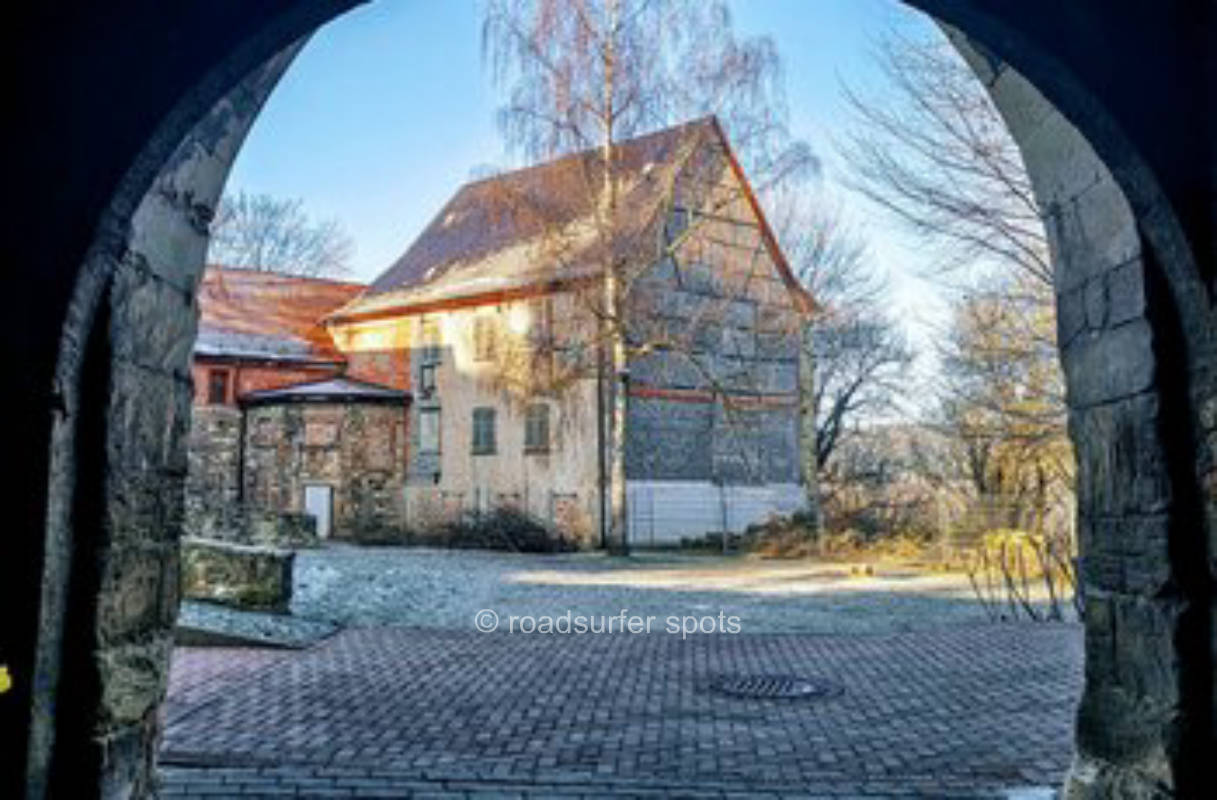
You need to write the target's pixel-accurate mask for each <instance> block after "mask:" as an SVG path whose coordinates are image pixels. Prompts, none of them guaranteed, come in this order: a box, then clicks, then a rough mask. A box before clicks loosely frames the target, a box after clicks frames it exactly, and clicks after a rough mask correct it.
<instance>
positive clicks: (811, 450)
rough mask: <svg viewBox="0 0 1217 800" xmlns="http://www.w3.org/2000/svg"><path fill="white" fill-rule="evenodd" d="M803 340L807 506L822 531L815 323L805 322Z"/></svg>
mask: <svg viewBox="0 0 1217 800" xmlns="http://www.w3.org/2000/svg"><path fill="white" fill-rule="evenodd" d="M801 339H802V341H800V343H799V451H800V453H801V454H802V471H803V474H802V478H803V491H804V493H805V496H806V503H805V509H806V511H807V513H808V514H809V515H810V516H811V519H812V521H813V528H814V530H815V532H816V533H817V534H818V533H819V532H820V481H819V451H818V449H817V447H816V405H815V397H816V392H815V389H816V386H815V359H814V353H815V351H814V350H813V348H812V325H811V323H810V322H804V323H803V330H802V331H801Z"/></svg>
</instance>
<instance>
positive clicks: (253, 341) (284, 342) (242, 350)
mask: <svg viewBox="0 0 1217 800" xmlns="http://www.w3.org/2000/svg"><path fill="white" fill-rule="evenodd" d="M194 354H195V355H196V356H209V357H212V358H244V359H257V360H265V361H293V362H311V363H318V362H320V363H327V364H335V363H340V360H339V359H337V358H326V357H324V355H323V354H320V353H318V352H317V348H315V347H314V346H313V344H312V343H311V342H308V341H305V340H303V339H295V338H291V337H287V336H270V335H267V334H261V333H239V332H236V331H226V330H219V329H216V328H211V327H207V326H200V327H199V336H198V339H196V340H195V343H194Z"/></svg>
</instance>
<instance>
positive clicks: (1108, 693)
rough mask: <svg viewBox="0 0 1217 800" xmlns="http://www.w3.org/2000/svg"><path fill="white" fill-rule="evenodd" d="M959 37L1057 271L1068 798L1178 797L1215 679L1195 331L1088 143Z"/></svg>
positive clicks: (1005, 68) (1030, 91) (1010, 73)
mask: <svg viewBox="0 0 1217 800" xmlns="http://www.w3.org/2000/svg"><path fill="white" fill-rule="evenodd" d="M952 38H953V40H954V41H955V43H956V45H957V46H958V47H959V49H960V51H961V52H962V53H963V54H964V56H965V57H966V58H967V59H968V60H969V62H970V63H971V64H972V66H973V68H974V69H975V70H976V72H977V74H978V75H979V76H980V77H981V79H982V80H983V81H984V82H985V84H986V85H987V86H988V88H989V92H990V94H991V96H992V97H993V99H994V101H995V102H996V103H997V105H998V107H999V109H1000V110H1001V112H1002V114H1003V116H1004V117H1005V119H1006V121H1007V123H1008V125H1009V126H1010V129H1011V131H1012V133H1013V134H1014V136H1015V138H1016V140H1017V141H1018V143H1019V146H1020V148H1021V150H1022V154H1023V158H1024V160H1025V162H1026V166H1027V169H1028V171H1029V173H1030V176H1031V179H1032V182H1033V185H1034V188H1035V193H1036V198H1037V200H1038V201H1039V203H1040V206H1041V210H1042V212H1043V214H1044V217H1045V224H1046V227H1047V231H1048V237H1049V244H1050V246H1051V250H1052V259H1053V265H1054V269H1055V272H1056V276H1055V277H1056V279H1055V283H1056V291H1057V332H1058V333H1057V336H1058V344H1059V346H1060V348H1061V358H1062V364H1063V367H1064V370H1065V375H1066V380H1067V386H1068V397H1067V400H1068V404H1069V428H1070V434H1071V437H1072V439H1073V442H1074V445H1075V448H1076V452H1077V459H1078V486H1077V490H1078V529H1079V540H1080V541H1079V550H1080V554H1081V558H1082V572H1081V576H1080V577H1081V580H1082V582H1083V584H1084V592H1085V597H1086V615H1085V625H1086V687H1085V691H1084V694H1083V697H1082V701H1081V705H1080V707H1079V709H1078V728H1077V755H1076V758H1075V762H1074V766H1073V769H1072V770H1071V773H1070V776H1069V781H1068V784H1067V786H1066V796H1067V797H1069V798H1107V797H1113V796H1119V797H1138V798H1139V797H1147V798H1148V797H1165V796H1174V795H1175V793H1176V792H1177V791H1180V789H1181V787H1182V786H1183V785H1187V784H1188V783H1189V782H1190V781H1193V780H1195V778H1194V774H1193V777H1191V778H1189V777H1188V770H1189V769H1194V768H1195V764H1196V761H1195V757H1196V754H1197V752H1198V751H1197V750H1196V748H1197V747H1199V748H1201V749H1203V748H1204V745H1203V744H1201V743H1200V742H1202V740H1203V738H1204V734H1203V730H1204V727H1205V721H1204V720H1203V718H1204V717H1207V716H1209V715H1211V714H1213V711H1212V710H1211V709H1210V708H1206V707H1204V706H1207V705H1210V704H1211V700H1212V694H1211V682H1210V685H1209V688H1208V690H1207V691H1208V693H1207V696H1206V694H1205V690H1204V687H1203V685H1200V686H1197V683H1198V681H1197V679H1196V677H1195V676H1194V675H1192V674H1189V670H1188V664H1189V662H1191V663H1197V662H1200V661H1202V659H1198V658H1197V657H1196V655H1197V649H1199V650H1200V651H1203V650H1204V649H1207V648H1208V647H1209V646H1210V645H1209V642H1210V640H1211V638H1212V635H1213V632H1212V631H1211V630H1203V629H1201V630H1198V629H1197V628H1204V627H1207V626H1203V625H1201V626H1197V625H1196V624H1195V623H1194V622H1191V621H1190V619H1189V618H1197V617H1199V618H1201V619H1203V618H1204V617H1203V609H1199V608H1197V606H1196V604H1195V602H1194V600H1193V599H1192V598H1189V594H1192V593H1195V592H1197V589H1196V588H1195V581H1193V580H1191V579H1189V576H1188V574H1187V572H1188V570H1190V569H1191V568H1190V567H1188V566H1187V565H1186V563H1182V562H1179V561H1177V558H1176V554H1177V553H1183V552H1189V551H1191V552H1200V553H1203V552H1204V551H1205V548H1204V546H1203V543H1204V537H1205V532H1204V526H1203V523H1202V520H1201V519H1200V514H1199V513H1197V510H1198V509H1197V506H1196V505H1195V503H1194V500H1193V499H1192V498H1190V497H1189V494H1190V493H1189V491H1188V490H1187V486H1188V485H1190V484H1191V483H1192V480H1193V476H1192V475H1189V474H1187V472H1188V469H1189V467H1188V466H1187V465H1188V464H1190V463H1191V462H1192V460H1193V458H1194V456H1192V455H1191V454H1190V452H1189V450H1190V446H1191V445H1190V443H1189V441H1188V440H1189V439H1190V436H1189V435H1188V434H1187V432H1186V431H1187V428H1188V425H1189V422H1188V420H1187V418H1188V416H1189V409H1190V407H1191V401H1190V398H1189V397H1188V396H1187V393H1186V390H1183V389H1181V387H1180V386H1179V381H1178V380H1177V377H1175V376H1179V375H1180V374H1181V372H1182V371H1183V370H1186V369H1189V367H1186V366H1184V365H1183V364H1182V363H1181V359H1178V358H1177V357H1178V356H1179V355H1181V353H1180V352H1179V351H1180V350H1181V349H1182V348H1183V347H1184V346H1185V340H1184V339H1183V338H1182V337H1181V336H1179V335H1178V334H1177V333H1175V332H1173V331H1172V328H1171V325H1170V324H1169V323H1167V324H1164V321H1166V320H1169V318H1170V313H1171V312H1170V311H1169V310H1168V309H1169V305H1170V300H1169V299H1168V296H1167V295H1165V294H1164V288H1163V287H1164V284H1165V282H1164V281H1163V279H1162V276H1161V274H1160V272H1158V268H1157V267H1156V266H1154V265H1153V263H1152V256H1151V255H1150V252H1149V250H1148V248H1147V247H1146V246H1145V244H1144V242H1143V240H1142V234H1141V231H1140V230H1139V229H1138V226H1137V224H1136V221H1135V219H1134V216H1133V212H1132V209H1131V207H1130V205H1129V203H1128V200H1127V199H1126V198H1125V195H1124V193H1123V191H1122V190H1121V189H1120V187H1119V185H1118V184H1117V183H1116V180H1115V178H1114V177H1113V175H1112V174H1111V172H1110V171H1108V169H1107V167H1106V166H1105V165H1104V164H1103V162H1102V161H1101V160H1100V159H1099V157H1098V156H1097V155H1096V154H1095V152H1094V150H1093V149H1092V148H1091V146H1090V145H1089V143H1088V142H1087V141H1086V140H1085V139H1084V137H1083V136H1082V135H1081V134H1080V133H1079V132H1078V130H1077V129H1076V128H1075V127H1074V126H1073V125H1072V124H1071V123H1070V122H1069V121H1068V120H1066V119H1065V118H1064V117H1063V116H1062V115H1061V114H1060V112H1059V111H1057V110H1056V109H1055V108H1054V107H1053V106H1052V105H1051V104H1049V103H1048V102H1047V101H1046V100H1044V98H1043V97H1042V96H1041V95H1040V94H1039V93H1038V91H1037V90H1036V89H1035V88H1034V87H1033V86H1031V85H1030V84H1029V83H1028V82H1027V81H1026V80H1025V79H1024V78H1023V77H1022V76H1020V75H1019V74H1018V73H1016V72H1015V71H1014V70H1013V69H1011V68H1010V67H1009V66H1007V65H1005V64H1002V63H1000V62H998V61H997V60H995V59H993V58H992V57H991V56H989V55H988V54H986V53H983V52H981V51H980V50H979V49H978V48H976V47H975V45H973V44H972V43H970V42H968V41H967V40H966V39H963V38H962V37H960V36H959V35H958V34H953V36H952ZM1151 296H1156V297H1157V298H1158V299H1157V301H1156V304H1155V303H1151V301H1150V298H1151ZM1172 351H1174V352H1173V353H1172ZM1164 354H1167V357H1166V358H1163V355H1164ZM1192 371H1193V373H1194V372H1195V370H1194V369H1193V370H1192ZM1194 377H1195V375H1194V374H1193V378H1194ZM1184 380H1186V379H1184ZM1180 432H1183V433H1182V435H1180ZM1180 467H1182V471H1181V470H1180ZM1209 552H1212V550H1211V548H1209ZM1201 560H1203V559H1201ZM1189 584H1191V586H1189ZM1205 591H1206V590H1205V589H1204V588H1203V586H1201V587H1200V589H1199V593H1200V594H1201V595H1203V593H1204V592H1205ZM1209 591H1210V594H1209V597H1208V598H1206V599H1203V600H1201V603H1202V604H1204V605H1208V604H1209V603H1211V602H1212V601H1211V590H1209ZM1197 612H1201V613H1200V614H1198V613H1197ZM1199 683H1201V684H1203V679H1201V681H1200V682H1199ZM1198 689H1199V691H1197V690H1198ZM1209 730H1210V732H1211V727H1210V729H1209ZM1210 735H1211V733H1210ZM1210 743H1211V738H1210ZM1189 763H1190V764H1192V765H1193V766H1191V767H1188V764H1189Z"/></svg>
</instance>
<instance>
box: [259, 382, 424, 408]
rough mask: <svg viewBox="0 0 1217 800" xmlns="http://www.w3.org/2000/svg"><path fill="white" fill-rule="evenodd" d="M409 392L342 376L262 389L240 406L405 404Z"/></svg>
mask: <svg viewBox="0 0 1217 800" xmlns="http://www.w3.org/2000/svg"><path fill="white" fill-rule="evenodd" d="M409 397H410V393H409V392H405V391H402V390H401V389H394V388H392V387H391V386H383V385H381V384H379V383H371V382H369V381H360V380H355V379H354V378H346V377H343V376H341V375H335V376H334V377H332V378H326V379H325V380H320V381H307V382H305V383H294V384H292V385H290V386H282V387H280V388H278V389H263V390H262V391H258V392H248V393H246V394H244V395H242V396H241V403H242V404H243V405H265V404H270V403H340V402H356V403H405V402H406V400H408V399H409Z"/></svg>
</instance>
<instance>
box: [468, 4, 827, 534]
mask: <svg viewBox="0 0 1217 800" xmlns="http://www.w3.org/2000/svg"><path fill="white" fill-rule="evenodd" d="M483 49H484V52H485V54H486V57H487V60H488V61H489V63H490V64H491V67H492V69H493V72H494V75H495V77H496V78H497V79H498V81H499V82H500V83H501V84H502V85H503V86H504V87H505V88H506V94H507V99H506V102H505V103H504V104H503V106H502V107H501V109H500V112H499V122H500V125H501V128H502V130H503V133H504V135H505V137H506V138H507V140H508V142H509V143H510V144H511V145H513V146H515V147H517V148H519V149H520V150H522V151H523V153H524V154H525V155H526V156H528V157H530V158H534V159H548V158H554V157H556V156H563V155H568V154H572V153H575V154H578V155H576V156H575V157H574V158H575V159H576V161H575V162H574V164H575V166H576V168H575V169H568V170H565V171H563V172H562V173H561V178H560V180H561V181H562V185H561V186H550V187H548V191H546V192H543V193H539V194H537V195H535V196H533V197H532V198H525V197H517V198H508V200H509V202H508V203H506V204H505V205H508V206H510V207H511V213H512V214H515V215H520V214H526V215H529V216H531V217H532V222H533V224H534V225H535V226H536V227H537V228H539V229H540V231H541V233H540V236H541V238H544V239H545V240H546V242H547V244H546V246H545V252H544V256H545V258H546V259H547V260H549V261H550V262H551V263H553V264H555V265H557V266H560V267H562V268H563V269H564V274H565V275H566V276H568V278H569V277H570V276H572V275H577V276H578V277H579V280H581V281H582V290H583V291H582V294H581V296H582V298H583V299H584V301H585V306H586V307H587V308H588V309H589V310H590V311H591V313H592V314H593V316H594V318H595V321H596V323H595V331H594V332H593V337H594V340H595V342H596V346H595V351H596V353H597V354H598V356H599V360H600V363H601V364H602V365H603V368H602V370H601V372H602V374H603V373H607V376H608V380H607V381H606V382H607V387H605V392H604V393H606V394H607V398H608V399H607V408H608V413H607V415H602V416H601V418H602V419H604V418H605V417H607V431H606V439H607V449H608V455H607V459H606V460H607V470H606V471H607V481H608V488H609V508H608V513H607V517H608V519H609V547H610V550H611V551H614V552H618V553H624V552H626V551H627V550H628V534H627V529H626V525H627V518H628V517H627V514H626V486H625V458H626V452H625V445H626V436H625V428H626V423H627V407H626V403H627V383H628V380H629V365H630V363H631V359H635V358H638V357H644V356H647V355H649V354H652V353H656V352H660V351H663V352H671V351H674V350H678V349H679V348H678V347H676V344H677V342H678V341H680V340H682V339H684V340H687V339H688V337H689V331H690V330H691V329H692V328H694V327H697V325H696V324H694V323H697V322H699V321H704V320H696V319H688V318H685V319H681V320H679V321H676V320H669V321H668V322H667V323H665V321H664V319H663V317H662V315H656V314H648V313H646V312H647V311H648V309H647V308H646V306H647V303H648V298H647V297H646V296H643V295H642V294H641V293H639V292H635V291H633V289H634V287H635V286H637V285H638V284H640V283H641V282H642V281H643V280H644V278H645V276H646V275H647V274H648V272H649V271H650V268H651V267H652V266H654V265H656V264H662V263H664V262H665V256H673V255H675V254H676V253H677V252H679V251H681V250H682V249H684V248H688V247H690V246H692V244H693V241H692V240H693V238H694V237H693V234H692V233H691V230H692V229H693V228H696V227H699V226H695V225H689V224H687V223H688V222H689V221H690V220H691V218H692V217H693V216H694V215H693V214H691V213H686V214H685V217H684V222H685V223H686V224H683V225H682V226H681V229H680V230H673V229H671V228H670V227H669V225H668V222H669V220H670V219H671V218H672V212H674V211H678V210H680V211H684V212H698V213H697V214H696V215H695V216H696V219H698V220H708V221H709V222H708V225H709V226H710V227H713V226H714V225H716V224H719V223H721V219H716V217H717V216H718V215H716V214H715V213H714V212H715V210H716V209H718V210H721V209H723V208H724V207H726V206H728V205H730V204H731V203H733V202H738V201H740V199H741V198H740V197H739V196H738V194H736V195H735V196H733V197H729V198H728V197H724V196H723V194H722V192H721V189H722V187H723V185H724V182H723V179H722V176H723V174H724V171H725V169H726V168H727V167H728V166H729V163H730V161H731V159H733V158H734V157H735V154H732V153H728V152H721V148H720V149H719V152H716V153H714V154H712V155H710V156H707V155H706V150H705V148H706V145H707V141H706V139H705V127H704V126H690V127H689V128H688V132H689V137H688V140H687V142H683V143H682V144H681V145H680V148H679V149H680V152H679V153H678V154H677V155H676V157H675V158H669V159H668V160H667V162H666V163H667V165H668V166H667V167H665V168H664V169H660V170H655V171H654V172H650V171H648V170H647V168H646V166H645V165H639V164H630V163H627V161H628V158H627V156H628V154H627V153H626V152H625V151H624V150H623V149H622V147H621V142H622V141H623V140H625V139H628V138H630V137H634V136H636V135H638V134H640V133H643V132H644V131H647V130H650V129H654V128H659V127H663V126H665V125H671V124H672V123H675V122H679V121H683V120H686V119H690V118H693V117H698V116H704V115H706V114H711V113H712V114H716V115H718V119H719V120H721V122H722V123H723V125H724V126H725V127H726V129H727V131H728V133H729V134H730V136H731V139H732V141H733V143H734V145H735V147H736V151H737V153H738V156H739V158H740V159H741V160H742V161H744V162H745V166H746V167H747V169H748V172H749V173H750V174H752V175H753V176H754V177H755V176H758V175H765V176H767V181H777V180H779V179H782V178H785V177H787V176H789V175H792V174H795V173H798V172H800V171H802V170H804V169H805V168H806V167H807V166H808V165H809V164H811V159H810V154H809V151H808V150H807V148H806V146H803V145H798V144H795V145H791V144H790V142H789V138H788V136H787V134H786V128H785V105H784V102H783V98H782V93H781V88H782V82H781V69H780V60H779V59H778V55H777V52H776V48H775V47H774V45H773V42H772V40H770V39H768V38H755V39H747V40H741V39H737V38H736V36H735V35H734V33H733V30H732V26H731V19H730V15H729V13H728V11H727V6H726V4H725V3H724V2H720V1H719V0H712V1H711V2H696V1H695V0H490V2H488V3H487V6H486V12H485V18H484V24H483ZM640 167H641V169H640ZM640 176H641V177H640ZM767 185H768V183H767V182H766V183H764V184H763V186H762V188H764V187H765V186H767ZM555 196H560V197H562V198H564V200H563V202H564V203H566V204H568V205H569V204H570V203H572V202H573V203H574V204H576V205H581V206H582V207H583V211H584V213H582V214H579V215H573V216H572V215H570V214H568V213H563V212H560V211H558V212H556V211H555V209H554V208H552V206H551V201H550V200H548V199H541V198H552V197H555ZM758 238H759V237H758ZM703 241H704V239H703ZM754 250H755V251H757V255H759V251H760V250H761V248H760V246H759V245H757V246H756V247H754ZM699 255H701V256H705V253H704V252H700V253H699ZM752 260H753V261H754V262H756V261H759V258H758V257H757V256H754V257H753V258H752ZM744 271H745V272H746V271H747V270H746V269H745V270H744ZM736 277H738V276H736ZM725 294H730V290H727V291H726V292H725ZM708 313H709V312H708V311H707V310H697V311H694V312H693V315H694V316H698V315H702V316H706V315H707V314H708ZM641 320H648V322H647V323H646V324H645V325H643V324H640V321H641ZM690 362H691V363H692V365H693V368H694V369H698V368H699V365H704V364H703V362H702V361H701V360H699V359H697V358H693V359H690Z"/></svg>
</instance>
